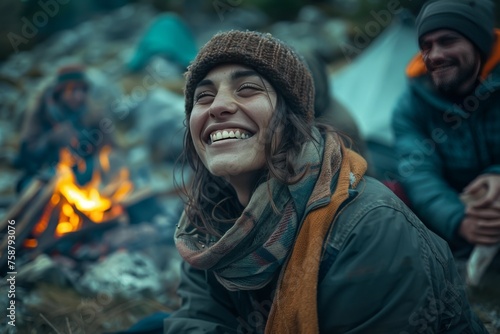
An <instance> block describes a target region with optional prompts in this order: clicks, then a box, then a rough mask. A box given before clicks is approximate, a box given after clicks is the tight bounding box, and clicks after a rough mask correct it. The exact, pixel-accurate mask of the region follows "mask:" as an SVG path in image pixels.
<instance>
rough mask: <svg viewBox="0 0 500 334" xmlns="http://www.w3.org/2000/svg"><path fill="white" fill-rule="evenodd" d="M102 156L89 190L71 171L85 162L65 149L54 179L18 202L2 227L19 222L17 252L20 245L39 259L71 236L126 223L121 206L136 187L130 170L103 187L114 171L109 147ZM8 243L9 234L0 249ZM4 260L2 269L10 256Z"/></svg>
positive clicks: (34, 186)
mask: <svg viewBox="0 0 500 334" xmlns="http://www.w3.org/2000/svg"><path fill="white" fill-rule="evenodd" d="M100 153H101V154H100V155H99V157H94V159H96V160H97V161H98V162H99V168H94V169H93V173H92V179H91V180H90V181H89V182H87V183H86V184H85V185H80V184H79V183H78V182H77V180H76V177H75V174H74V171H73V167H74V166H78V167H79V168H80V167H81V166H84V167H85V165H86V163H85V161H83V160H82V159H81V158H78V157H74V156H72V155H71V152H70V151H69V150H67V149H63V150H61V152H60V162H59V163H58V165H57V166H56V175H55V176H54V177H53V178H52V179H51V180H50V181H49V182H46V183H45V182H43V181H41V180H36V181H35V182H33V184H32V185H31V186H30V187H29V188H28V189H27V190H26V191H25V192H24V193H23V195H22V196H21V198H20V200H19V202H18V203H17V204H15V205H14V206H13V207H12V208H11V209H10V210H9V212H8V214H7V216H6V218H7V219H6V220H5V221H2V222H1V224H2V225H1V227H2V228H4V229H5V228H6V227H7V224H8V219H14V218H15V219H16V249H20V248H21V245H22V246H24V250H26V251H28V253H29V257H31V256H36V255H38V254H40V253H43V252H48V251H50V250H52V249H54V247H56V246H57V245H58V244H59V243H60V242H59V241H60V239H63V238H66V237H67V236H70V239H71V240H72V241H74V242H77V238H80V239H81V238H82V237H83V236H84V235H85V234H87V233H89V234H92V233H93V231H96V230H98V231H102V230H103V229H107V228H110V227H112V226H114V225H115V224H116V223H123V222H128V220H127V217H126V212H125V210H124V208H123V205H122V204H121V203H120V202H121V201H124V200H126V198H127V197H128V196H129V193H130V192H131V190H132V188H133V186H132V183H131V182H130V181H129V180H128V171H127V170H126V169H121V170H120V171H119V172H118V173H117V174H116V175H115V177H113V178H110V176H111V175H107V176H108V180H110V182H109V184H108V185H107V187H105V186H103V184H102V183H103V181H102V180H103V178H102V176H103V175H104V174H103V173H105V172H106V171H107V170H109V167H110V166H109V161H108V159H107V155H108V154H109V153H110V148H108V147H105V148H103V152H100ZM90 165H96V164H90ZM104 190H106V191H104ZM125 202H126V201H125ZM108 224H109V226H106V227H104V225H108ZM80 230H81V231H82V232H80ZM76 232H78V233H76ZM7 243H8V235H7V234H5V236H4V237H3V240H2V248H1V250H6V249H7V247H6V245H7ZM0 252H1V251H0ZM18 255H21V253H18ZM0 256H1V258H0V260H1V262H0V267H1V266H4V265H5V264H6V263H7V254H2V253H0Z"/></svg>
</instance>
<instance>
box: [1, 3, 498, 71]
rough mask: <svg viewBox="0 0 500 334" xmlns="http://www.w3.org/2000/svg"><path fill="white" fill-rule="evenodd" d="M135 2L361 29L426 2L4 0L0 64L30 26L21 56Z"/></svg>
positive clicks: (183, 11) (183, 13)
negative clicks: (308, 16)
mask: <svg viewBox="0 0 500 334" xmlns="http://www.w3.org/2000/svg"><path fill="white" fill-rule="evenodd" d="M133 2H142V3H148V4H151V5H152V6H154V7H155V8H156V9H158V10H159V11H172V12H177V13H179V14H180V15H181V16H183V17H184V18H185V19H186V21H188V22H189V13H190V11H189V9H188V8H193V6H196V7H198V9H199V10H204V11H211V12H212V13H214V12H215V11H216V10H217V9H216V7H218V8H219V9H222V10H225V8H231V7H235V6H242V7H246V8H257V9H259V10H261V11H262V12H264V13H265V14H266V15H267V16H268V17H269V18H270V20H271V23H272V22H273V21H279V20H294V19H295V18H296V15H297V13H298V12H299V10H300V9H301V8H302V7H304V6H306V5H315V6H317V7H319V8H321V9H322V10H323V11H324V12H325V14H327V15H329V16H331V17H339V18H344V19H347V20H350V21H351V22H352V23H353V24H363V23H364V22H367V21H369V20H372V19H373V17H372V13H373V11H379V10H383V9H386V8H387V7H388V5H389V3H391V2H392V3H393V4H396V5H397V6H399V7H400V8H407V9H409V10H410V11H411V12H413V13H414V14H416V13H418V10H419V9H420V7H421V6H422V4H423V3H424V1H415V0H413V1H412V0H312V1H306V0H288V1H286V2H285V1H279V0H271V1H269V0H210V1H204V0H186V1H183V0H2V1H1V2H0V61H2V60H5V59H6V58H7V57H8V56H9V55H10V54H12V53H13V52H16V48H14V47H13V45H12V44H13V43H12V41H13V40H15V38H16V36H18V37H19V36H20V37H21V38H22V36H23V35H22V31H23V30H22V29H27V28H26V25H27V24H29V23H31V24H33V23H36V22H38V23H39V24H37V25H35V29H37V33H36V34H35V36H34V37H33V38H27V39H24V40H22V43H19V40H18V41H17V42H18V47H17V49H18V50H19V51H22V50H29V49H30V48H32V47H33V46H34V45H36V44H37V43H39V42H41V41H43V40H45V39H46V38H48V37H49V36H50V35H51V34H54V33H55V32H57V31H60V30H63V29H69V28H72V27H74V26H76V25H77V24H79V23H81V22H83V21H85V20H88V19H89V18H91V17H93V16H95V15H100V14H103V13H106V12H107V11H110V10H113V9H116V8H118V7H121V6H124V5H126V4H127V3H133ZM50 6H52V7H50ZM54 6H57V7H58V8H57V10H58V12H57V15H53V16H50V19H48V20H47V21H46V22H44V21H43V16H40V15H38V17H37V13H38V14H39V12H40V11H43V12H45V13H47V14H49V15H50V8H54ZM46 8H49V9H48V10H47V9H46ZM496 16H497V22H500V6H497V9H496ZM35 17H36V18H35ZM36 20H41V21H36ZM27 22H29V23H27Z"/></svg>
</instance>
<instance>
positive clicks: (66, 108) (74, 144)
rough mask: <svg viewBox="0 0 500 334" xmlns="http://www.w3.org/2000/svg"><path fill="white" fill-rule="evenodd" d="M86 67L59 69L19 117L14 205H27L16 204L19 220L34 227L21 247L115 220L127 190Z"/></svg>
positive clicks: (109, 129)
mask: <svg viewBox="0 0 500 334" xmlns="http://www.w3.org/2000/svg"><path fill="white" fill-rule="evenodd" d="M87 72H88V71H86V69H85V68H84V67H83V66H81V65H67V66H63V67H61V68H59V70H58V71H57V74H56V76H55V79H54V80H52V81H51V82H49V83H48V84H47V85H45V86H43V87H42V88H43V89H42V90H41V93H40V94H39V96H37V97H36V101H35V103H34V105H33V107H32V108H30V109H29V110H28V111H27V112H26V114H25V116H24V119H23V125H22V130H21V135H20V144H19V152H18V155H17V156H16V158H15V160H14V165H15V166H16V167H17V168H19V169H20V170H22V171H23V174H22V175H21V177H20V179H19V180H18V182H17V185H16V190H17V191H18V193H19V195H20V201H19V205H18V207H21V206H22V203H23V202H26V203H30V204H29V205H28V206H26V208H23V209H20V210H21V211H23V214H22V219H21V222H23V224H25V225H26V226H30V227H32V228H29V229H26V230H27V231H31V232H30V233H29V235H26V238H25V240H24V245H25V246H32V247H36V246H37V244H38V242H37V239H39V237H40V236H42V235H44V234H47V233H48V234H50V235H51V236H50V238H49V239H53V238H54V237H56V238H57V237H60V236H62V235H64V234H66V233H68V232H73V231H77V230H79V229H80V228H82V226H83V225H85V224H86V225H89V224H90V225H93V223H100V222H104V221H110V220H113V219H115V218H116V217H118V216H120V215H121V213H122V212H121V211H123V209H122V208H121V206H120V205H118V203H119V202H120V200H122V199H124V198H126V197H127V195H129V194H130V193H131V191H132V188H133V186H132V183H131V182H130V180H129V174H128V173H129V171H128V170H127V169H126V168H124V167H123V163H121V162H120V159H119V157H118V158H117V155H116V154H115V155H112V153H113V151H119V150H118V148H117V147H116V144H115V143H114V140H113V138H112V134H113V130H114V127H113V123H112V120H111V119H110V118H108V117H106V109H105V107H104V105H101V104H102V103H97V102H96V101H97V100H94V99H92V90H93V89H94V90H98V89H99V87H96V86H93V84H92V80H91V79H90V78H89V76H88V74H87ZM110 159H111V161H112V162H111V163H110ZM115 160H116V161H115ZM12 209H15V208H12ZM24 211H25V212H24ZM31 213H32V214H31ZM42 239H43V238H42Z"/></svg>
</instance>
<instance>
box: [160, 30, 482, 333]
mask: <svg viewBox="0 0 500 334" xmlns="http://www.w3.org/2000/svg"><path fill="white" fill-rule="evenodd" d="M185 101H186V102H185V111H186V124H187V131H186V135H185V144H184V148H185V152H184V153H185V158H186V163H189V166H190V167H191V168H192V169H193V179H192V182H191V183H190V185H189V187H188V188H187V189H186V197H185V198H186V206H185V211H184V213H183V215H182V217H181V219H180V221H179V224H178V226H177V229H176V233H175V244H176V247H177V249H178V251H179V253H180V255H181V256H182V257H183V259H184V262H183V265H182V274H181V275H182V276H181V283H180V286H179V289H178V293H179V295H180V297H181V298H182V306H181V307H180V308H179V309H178V310H177V311H175V312H174V313H172V314H171V315H170V316H169V317H168V318H167V319H165V321H164V333H169V334H170V333H175V334H177V333H263V332H265V333H417V332H432V333H439V332H443V333H444V332H446V333H486V330H485V328H484V326H483V324H482V323H481V322H480V321H479V320H478V319H477V317H476V316H475V315H474V313H473V312H472V311H471V309H470V306H469V303H468V301H467V298H466V294H465V291H464V289H463V285H462V281H461V279H460V277H459V275H458V273H457V270H456V267H455V264H454V261H453V257H452V255H451V252H450V250H449V247H448V245H447V244H446V242H445V241H444V240H442V239H441V238H439V237H438V236H437V235H435V234H434V233H432V232H431V231H430V230H428V229H427V228H426V227H425V226H424V225H423V223H422V222H420V221H419V220H418V219H417V218H416V216H415V215H414V214H413V213H412V212H411V211H410V210H409V209H408V207H406V206H405V205H404V204H403V203H402V202H401V201H400V200H399V199H398V198H397V197H396V196H395V195H394V194H393V193H392V192H391V191H390V190H389V189H387V188H386V187H385V186H383V185H382V184H381V183H380V182H378V181H376V180H375V179H373V178H371V177H369V176H366V175H365V171H366V161H365V160H364V159H363V158H362V157H361V156H359V155H358V154H357V153H355V152H354V151H352V150H350V149H348V148H347V147H345V146H344V144H343V141H342V140H341V139H340V138H339V136H338V135H337V134H336V133H335V132H334V131H333V130H332V129H331V128H330V127H328V126H327V125H324V124H321V123H319V122H316V121H315V119H314V84H313V79H312V77H311V74H310V72H309V70H308V69H307V66H306V65H305V63H304V61H303V60H302V59H301V57H299V56H298V55H297V53H295V52H294V51H293V50H292V49H291V48H290V47H289V46H288V45H286V44H285V43H283V42H281V41H279V40H278V39H276V38H274V37H272V36H271V35H270V34H262V33H258V32H252V31H246V32H243V31H229V32H224V33H219V34H217V35H215V36H214V37H212V39H211V40H210V41H209V42H208V43H207V44H206V45H205V46H204V47H203V48H202V49H201V51H200V52H199V54H198V55H197V57H196V59H195V60H194V61H193V63H192V64H191V65H190V67H189V68H188V71H187V73H186V86H185Z"/></svg>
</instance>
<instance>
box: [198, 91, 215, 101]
mask: <svg viewBox="0 0 500 334" xmlns="http://www.w3.org/2000/svg"><path fill="white" fill-rule="evenodd" d="M210 98H213V94H211V93H210V92H208V91H204V92H201V93H199V94H197V95H196V98H195V100H196V102H201V103H203V102H207V101H208V100H209V99H210Z"/></svg>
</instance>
